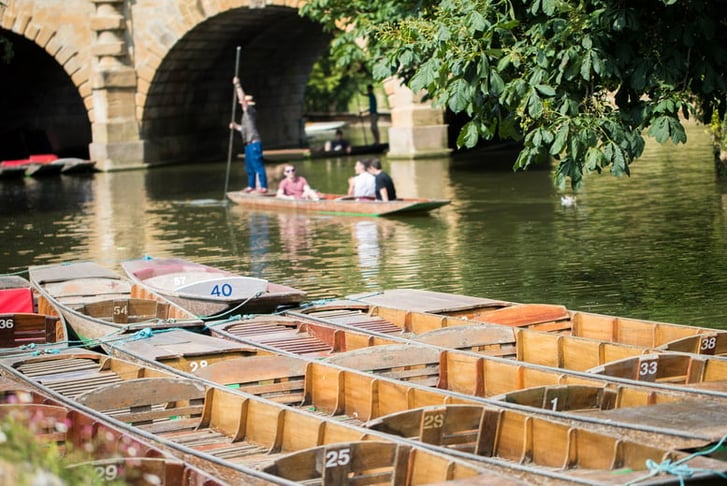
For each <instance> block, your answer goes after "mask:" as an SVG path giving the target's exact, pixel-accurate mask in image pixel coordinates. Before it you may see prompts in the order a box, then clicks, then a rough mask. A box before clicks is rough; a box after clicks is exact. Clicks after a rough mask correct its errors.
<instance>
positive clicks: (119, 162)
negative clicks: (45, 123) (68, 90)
mask: <svg viewBox="0 0 727 486" xmlns="http://www.w3.org/2000/svg"><path fill="white" fill-rule="evenodd" d="M91 1H92V3H94V4H95V7H96V12H95V14H94V15H92V16H91V19H90V20H91V23H90V28H91V30H92V31H93V32H94V33H95V40H94V42H93V45H92V47H91V55H92V56H93V64H92V66H93V68H92V83H91V85H92V86H91V90H92V91H91V100H92V106H93V117H92V121H91V133H92V136H93V142H92V143H91V144H90V145H89V155H90V158H91V160H95V161H96V166H97V167H98V169H100V170H103V171H108V170H120V169H131V168H138V167H142V166H144V165H145V164H144V163H143V162H141V161H143V160H145V158H144V155H145V154H144V142H143V141H141V140H140V137H139V123H138V122H137V118H136V84H137V83H136V71H135V69H134V67H133V66H132V65H131V62H130V59H129V56H128V49H127V46H126V41H125V40H124V37H125V35H126V22H125V19H124V13H123V7H124V0H91Z"/></svg>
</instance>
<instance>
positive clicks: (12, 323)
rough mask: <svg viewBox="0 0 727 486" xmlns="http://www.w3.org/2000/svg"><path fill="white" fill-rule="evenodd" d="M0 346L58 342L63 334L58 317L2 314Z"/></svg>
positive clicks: (8, 346) (0, 320)
mask: <svg viewBox="0 0 727 486" xmlns="http://www.w3.org/2000/svg"><path fill="white" fill-rule="evenodd" d="M0 323H3V325H2V327H0V348H12V347H16V346H22V345H24V344H32V343H35V344H48V343H54V342H57V337H58V336H59V335H61V336H62V335H63V334H64V333H63V332H62V330H60V329H58V326H60V325H63V324H62V323H60V322H59V318H58V317H54V316H46V315H43V314H30V313H13V314H0Z"/></svg>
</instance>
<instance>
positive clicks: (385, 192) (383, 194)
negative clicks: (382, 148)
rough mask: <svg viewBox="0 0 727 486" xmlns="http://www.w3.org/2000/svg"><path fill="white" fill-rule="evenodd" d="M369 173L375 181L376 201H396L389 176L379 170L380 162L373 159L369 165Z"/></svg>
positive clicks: (392, 182)
mask: <svg viewBox="0 0 727 486" xmlns="http://www.w3.org/2000/svg"><path fill="white" fill-rule="evenodd" d="M368 170H369V173H371V174H373V175H374V178H375V181H376V200H377V201H393V200H395V199H396V188H394V181H393V180H392V179H391V176H389V174H387V173H386V172H384V171H383V170H381V161H380V160H379V159H373V160H372V161H371V164H370V165H369V169H368Z"/></svg>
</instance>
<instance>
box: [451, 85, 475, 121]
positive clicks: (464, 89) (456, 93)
mask: <svg viewBox="0 0 727 486" xmlns="http://www.w3.org/2000/svg"><path fill="white" fill-rule="evenodd" d="M470 90H471V86H470V84H469V83H468V82H467V81H465V80H464V79H455V80H454V81H453V82H452V84H451V85H450V87H449V99H448V101H447V106H449V109H450V110H452V111H453V112H454V113H460V112H461V111H464V109H465V108H466V107H467V104H469V102H470V94H469V92H470Z"/></svg>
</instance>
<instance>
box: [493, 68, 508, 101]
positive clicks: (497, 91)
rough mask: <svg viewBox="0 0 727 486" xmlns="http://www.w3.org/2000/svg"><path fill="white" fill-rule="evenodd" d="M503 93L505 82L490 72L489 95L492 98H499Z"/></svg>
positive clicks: (494, 72) (495, 72)
mask: <svg viewBox="0 0 727 486" xmlns="http://www.w3.org/2000/svg"><path fill="white" fill-rule="evenodd" d="M503 91H505V82H504V81H503V80H502V78H501V77H500V74H499V73H497V71H491V72H490V93H491V94H492V95H493V96H500V95H501V94H502V92H503Z"/></svg>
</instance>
